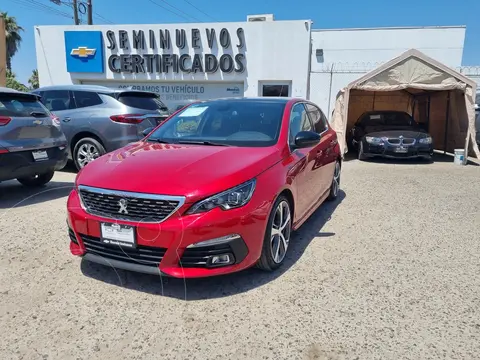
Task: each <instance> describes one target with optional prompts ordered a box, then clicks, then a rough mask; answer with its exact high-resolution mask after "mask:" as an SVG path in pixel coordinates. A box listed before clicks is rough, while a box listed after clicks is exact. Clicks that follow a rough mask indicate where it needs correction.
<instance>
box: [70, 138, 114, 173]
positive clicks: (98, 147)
mask: <svg viewBox="0 0 480 360" xmlns="http://www.w3.org/2000/svg"><path fill="white" fill-rule="evenodd" d="M85 148H89V149H91V153H92V155H91V159H90V158H88V159H87V157H85V156H83V155H82V153H80V151H81V150H84V149H85ZM104 154H106V150H105V148H104V147H103V145H102V144H101V143H100V142H99V141H98V140H97V139H94V138H89V137H86V138H83V139H80V140H79V141H77V143H76V144H75V147H74V148H73V162H74V163H75V167H76V168H77V170H80V169H82V168H83V167H85V165H87V164H88V163H89V162H91V161H92V160H94V159H96V158H98V157H100V156H102V155H104ZM82 159H86V160H85V161H82Z"/></svg>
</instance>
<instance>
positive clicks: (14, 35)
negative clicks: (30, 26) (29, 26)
mask: <svg viewBox="0 0 480 360" xmlns="http://www.w3.org/2000/svg"><path fill="white" fill-rule="evenodd" d="M0 16H1V17H3V20H4V22H5V33H6V43H7V70H12V57H13V56H14V55H15V54H16V53H17V51H18V49H19V48H20V43H21V42H22V36H21V35H20V32H22V31H23V28H22V27H21V26H19V25H18V24H17V19H15V17H13V16H8V13H6V12H2V13H0Z"/></svg>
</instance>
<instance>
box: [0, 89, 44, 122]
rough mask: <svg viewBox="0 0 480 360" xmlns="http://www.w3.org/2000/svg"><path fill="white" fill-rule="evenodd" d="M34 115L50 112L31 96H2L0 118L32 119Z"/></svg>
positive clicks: (0, 96) (0, 95) (0, 97)
mask: <svg viewBox="0 0 480 360" xmlns="http://www.w3.org/2000/svg"><path fill="white" fill-rule="evenodd" d="M32 113H37V114H36V116H37V117H38V114H39V113H44V114H45V116H48V115H49V112H48V110H47V109H46V108H45V107H44V106H43V105H42V104H41V103H40V102H39V101H37V100H36V99H34V98H33V97H30V96H28V97H27V96H15V95H4V94H0V116H11V117H31V116H32V115H31V114H32Z"/></svg>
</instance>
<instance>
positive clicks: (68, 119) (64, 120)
mask: <svg viewBox="0 0 480 360" xmlns="http://www.w3.org/2000/svg"><path fill="white" fill-rule="evenodd" d="M70 120H72V119H71V118H69V117H66V118H64V119H63V120H62V121H63V122H69V121H70Z"/></svg>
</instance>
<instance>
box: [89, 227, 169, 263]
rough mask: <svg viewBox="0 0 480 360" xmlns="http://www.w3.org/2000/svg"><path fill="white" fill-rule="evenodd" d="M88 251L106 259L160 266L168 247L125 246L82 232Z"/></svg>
mask: <svg viewBox="0 0 480 360" xmlns="http://www.w3.org/2000/svg"><path fill="white" fill-rule="evenodd" d="M80 238H81V239H82V241H83V244H84V245H85V249H86V251H87V253H91V254H95V255H100V256H102V257H104V258H106V259H112V260H118V261H123V262H128V263H132V264H139V265H146V266H152V267H158V265H159V264H160V262H161V261H162V259H163V256H164V255H165V252H166V251H167V249H164V248H157V247H152V246H142V245H137V247H136V248H134V249H132V248H126V247H125V248H124V247H121V246H119V245H107V244H104V243H102V242H101V240H100V238H98V237H94V236H89V235H84V234H80Z"/></svg>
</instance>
